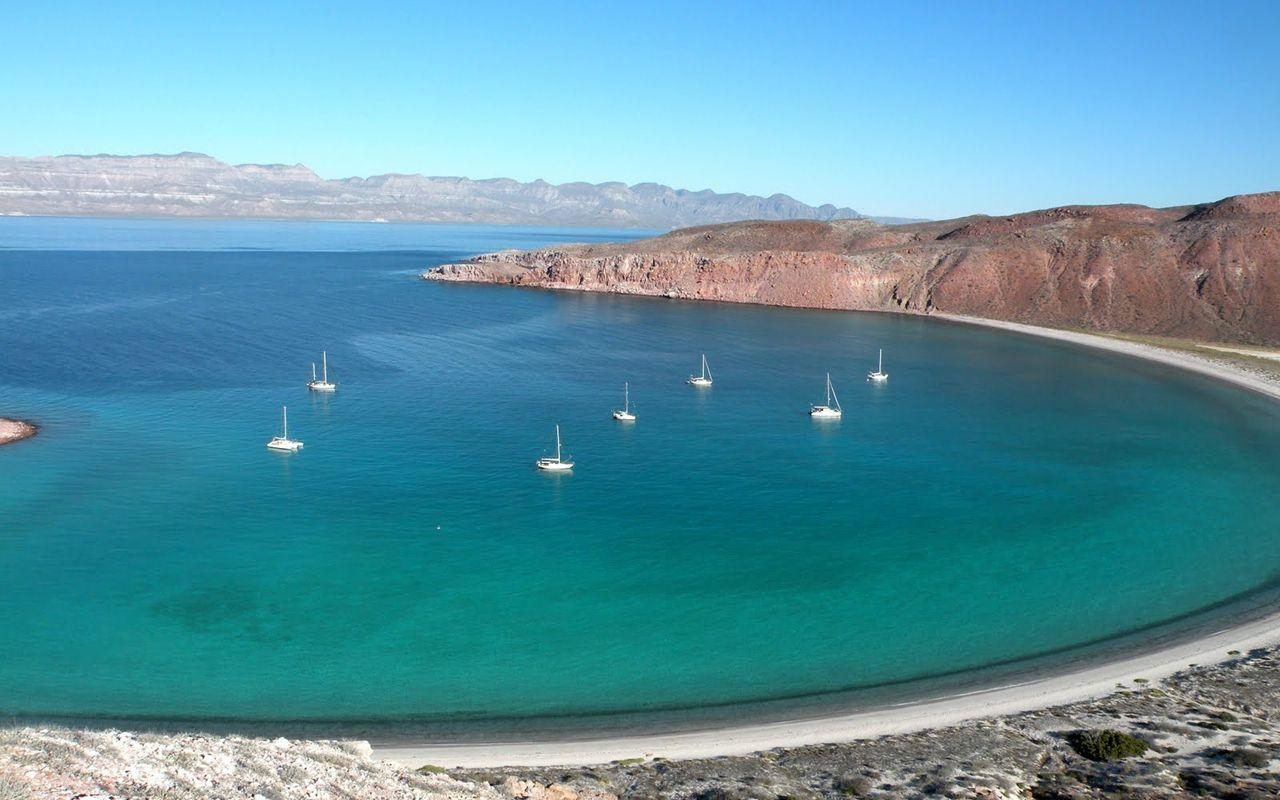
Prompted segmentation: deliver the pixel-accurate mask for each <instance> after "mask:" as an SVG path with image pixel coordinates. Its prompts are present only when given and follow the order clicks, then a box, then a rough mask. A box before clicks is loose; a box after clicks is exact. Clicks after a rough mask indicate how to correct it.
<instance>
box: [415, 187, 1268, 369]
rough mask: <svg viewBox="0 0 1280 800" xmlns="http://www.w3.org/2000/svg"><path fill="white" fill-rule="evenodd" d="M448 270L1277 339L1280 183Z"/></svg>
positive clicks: (758, 227)
mask: <svg viewBox="0 0 1280 800" xmlns="http://www.w3.org/2000/svg"><path fill="white" fill-rule="evenodd" d="M424 277H429V278H433V279H437V280H462V281H479V282H489V283H508V284H514V285H519V286H537V287H544V288H549V289H578V290H586V291H605V292H620V293H628V294H645V295H660V296H666V297H681V298H690V299H698V300H725V301H732V302H742V303H763V304H767V305H783V306H803V307H813V308H841V309H854V310H872V311H905V312H919V313H930V312H934V311H941V312H946V313H954V314H967V315H973V316H981V317H989V318H994V319H1004V320H1012V321H1017V322H1027V323H1033V324H1045V325H1057V326H1070V327H1082V328H1090V329H1095V330H1102V331H1124V332H1130V333H1150V334H1161V335H1168V336H1182V337H1189V338H1199V339H1217V340H1226V341H1236V342H1247V343H1254V344H1278V343H1280V192H1270V193H1266V194H1255V195H1242V196H1239V197H1229V198H1227V199H1225V200H1221V201H1218V202H1216V203H1210V204H1207V205H1201V206H1187V207H1181V208H1164V209H1153V208H1146V207H1145V206H1130V205H1117V206H1068V207H1064V208H1053V209H1048V210H1045V211H1034V212H1030V213H1027V214H1016V215H1013V216H1009V217H985V216H979V217H967V218H964V219H958V220H948V221H945V222H925V223H917V224H913V225H901V226H883V225H877V224H875V223H873V222H870V221H867V220H843V221H842V220H838V221H835V222H808V221H799V222H738V223H730V224H725V225H711V226H704V227H698V228H685V229H683V230H678V231H674V232H672V233H669V234H666V235H665V236H658V237H655V238H652V239H644V240H640V241H634V242H627V243H623V244H609V245H575V246H569V247H561V248H554V249H547V250H535V251H529V252H518V251H511V252H503V253H493V254H489V255H483V256H477V257H476V258H474V259H472V260H470V261H469V262H466V263H463V264H449V265H445V266H443V267H439V268H437V269H435V270H431V271H430V272H429V273H427V274H426V275H424Z"/></svg>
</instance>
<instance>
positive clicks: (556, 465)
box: [535, 425, 573, 472]
mask: <svg viewBox="0 0 1280 800" xmlns="http://www.w3.org/2000/svg"><path fill="white" fill-rule="evenodd" d="M571 458H572V456H570V458H561V457H560V426H559V425H557V426H556V457H555V458H548V457H547V456H543V457H542V458H540V459H538V460H537V461H536V462H535V463H536V464H537V465H538V469H545V470H549V471H552V472H556V471H563V470H566V469H573V461H571V460H570V459H571Z"/></svg>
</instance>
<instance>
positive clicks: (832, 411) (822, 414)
mask: <svg viewBox="0 0 1280 800" xmlns="http://www.w3.org/2000/svg"><path fill="white" fill-rule="evenodd" d="M843 415H844V411H843V410H842V409H841V408H840V398H838V397H836V390H835V387H833V386H832V385H831V373H830V372H828V373H827V403H826V405H821V406H809V416H811V417H813V418H814V419H839V418H840V417H841V416H843Z"/></svg>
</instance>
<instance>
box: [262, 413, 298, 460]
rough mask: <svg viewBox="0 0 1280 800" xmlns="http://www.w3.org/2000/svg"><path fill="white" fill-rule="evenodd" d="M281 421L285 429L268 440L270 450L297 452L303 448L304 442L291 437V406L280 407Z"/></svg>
mask: <svg viewBox="0 0 1280 800" xmlns="http://www.w3.org/2000/svg"><path fill="white" fill-rule="evenodd" d="M280 422H281V424H282V425H283V426H284V431H283V432H282V433H281V434H280V435H279V436H277V437H275V438H274V439H272V440H271V441H269V442H267V449H268V450H279V451H280V452H282V453H296V452H298V451H299V450H301V449H302V442H299V441H297V440H296V439H290V438H289V407H288V406H281V407H280Z"/></svg>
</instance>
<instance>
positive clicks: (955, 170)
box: [0, 0, 1280, 218]
mask: <svg viewBox="0 0 1280 800" xmlns="http://www.w3.org/2000/svg"><path fill="white" fill-rule="evenodd" d="M0 20H3V24H2V25H0V114H2V115H3V116H2V117H0V155H21V156H35V155H58V154H63V153H116V154H137V153H156V152H159V153H174V152H180V151H184V150H190V151H198V152H204V153H208V154H210V155H212V156H215V157H217V158H220V159H222V160H224V161H228V162H232V163H246V162H251V163H288V164H292V163H303V164H306V165H307V166H309V167H311V168H312V169H314V170H315V171H316V172H317V173H319V174H320V175H321V176H323V177H326V178H339V177H348V176H352V175H362V176H363V175H371V174H378V173H385V172H418V173H423V174H427V175H464V176H467V177H471V178H489V177H510V178H516V179H518V180H532V179H535V178H542V179H545V180H548V181H551V182H553V183H561V182H567V181H579V180H581V181H589V182H593V183H596V182H603V181H623V182H626V183H639V182H645V181H654V182H658V183H665V184H669V185H672V186H675V187H677V188H685V189H695V190H696V189H707V188H709V189H714V190H716V191H722V192H728V191H739V192H747V193H751V194H763V195H769V194H773V193H775V192H782V193H785V194H790V195H792V196H793V197H796V198H797V199H800V200H803V201H804V202H807V203H813V204H821V203H834V204H836V205H840V206H849V207H852V208H855V209H857V210H859V211H862V212H864V213H868V214H876V215H898V216H911V217H930V218H944V217H954V216H961V215H966V214H971V213H988V214H1004V213H1012V212H1015V211H1025V210H1031V209H1035V208H1044V207H1049V206H1055V205H1064V204H1069V203H1115V202H1136V203H1143V204H1146V205H1156V206H1168V205H1182V204H1187V203H1193V202H1204V201H1210V200H1215V199H1218V198H1220V197H1224V196H1227V195H1231V194H1239V193H1245V192H1257V191H1266V190H1277V189H1280V0H1262V1H1260V2H1245V1H1244V0H1241V1H1239V2H1214V3H1207V2H1203V0H1199V2H1182V1H1181V0H1167V1H1166V2H1144V1H1142V0H1134V1H1132V2H1126V1H1123V0H1122V1H1121V2H1107V3H1103V2H1089V1H1088V0H1084V1H1082V2H1072V3H1050V2H1047V1H1046V2H1037V1H1036V0H1026V1H1025V2H994V1H993V2H974V1H973V0H969V1H968V2H959V1H958V0H957V1H956V2H941V0H940V1H939V2H916V3H906V2H903V3H884V2H874V3H855V2H752V1H751V0H738V1H737V2H723V3H712V2H698V0H685V1H684V2H665V0H648V1H647V2H632V3H623V2H611V0H596V2H585V3H567V2H554V1H553V0H549V1H548V2H538V3H531V2H526V3H511V4H505V3H491V2H484V0H467V2H462V3H458V2H451V3H430V2H382V1H380V0H364V2H346V3H327V2H322V1H321V0H313V1H312V2H296V3H295V2H275V3H272V2H262V1H261V0H255V1H253V2H242V1H241V0H222V2H217V3H198V4H197V3H187V2H180V1H178V0H167V2H154V3H153V2H130V1H129V0H120V1H119V2H114V3H109V2H82V3H67V2H58V1H57V0H44V1H42V2H37V0H24V2H14V1H13V0H0Z"/></svg>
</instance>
